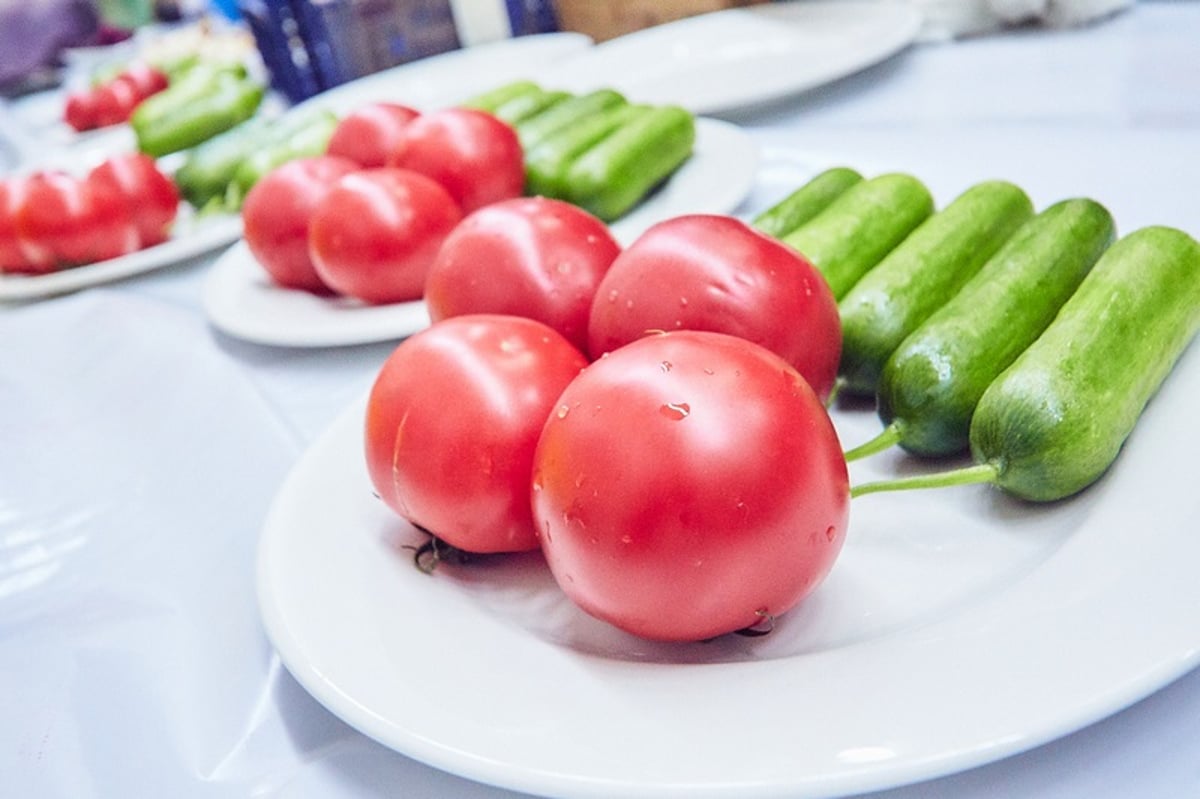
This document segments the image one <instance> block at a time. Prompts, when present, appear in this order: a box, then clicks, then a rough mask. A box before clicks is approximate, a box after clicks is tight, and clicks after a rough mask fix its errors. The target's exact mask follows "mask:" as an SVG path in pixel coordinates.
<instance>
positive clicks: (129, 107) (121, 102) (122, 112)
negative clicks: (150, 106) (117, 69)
mask: <svg viewBox="0 0 1200 799" xmlns="http://www.w3.org/2000/svg"><path fill="white" fill-rule="evenodd" d="M92 91H93V92H94V93H95V95H96V98H95V102H96V105H95V110H96V116H95V121H96V127H98V128H104V127H108V126H109V125H119V124H120V123H122V122H125V121H127V120H128V119H129V116H130V115H131V114H132V113H133V109H134V108H136V107H137V104H138V103H140V102H141V101H142V96H141V95H140V94H139V93H138V87H137V84H136V83H134V82H133V81H132V80H130V79H128V78H124V77H121V76H119V75H118V76H117V77H116V78H114V79H113V80H110V81H109V82H107V83H103V84H101V85H99V86H97V87H95V88H94V89H93V90H92Z"/></svg>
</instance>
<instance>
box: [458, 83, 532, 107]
mask: <svg viewBox="0 0 1200 799" xmlns="http://www.w3.org/2000/svg"><path fill="white" fill-rule="evenodd" d="M541 91H542V88H541V87H540V86H538V85H537V84H536V83H534V82H533V81H531V80H514V81H512V82H510V83H505V84H503V85H500V86H497V87H496V88H494V89H488V90H487V91H485V92H483V93H481V94H477V95H475V96H474V97H471V98H469V99H467V100H464V101H463V102H462V103H460V105H461V106H462V107H463V108H474V109H476V110H477V111H487V112H488V113H495V112H496V110H497V109H498V108H500V107H501V106H503V105H504V104H505V103H508V102H511V101H512V100H514V99H516V98H518V97H524V96H525V95H534V94H537V93H539V92H541Z"/></svg>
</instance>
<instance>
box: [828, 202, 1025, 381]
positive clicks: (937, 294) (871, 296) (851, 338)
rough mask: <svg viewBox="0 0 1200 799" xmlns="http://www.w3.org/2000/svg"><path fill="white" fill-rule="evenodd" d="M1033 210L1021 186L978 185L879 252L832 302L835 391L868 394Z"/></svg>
mask: <svg viewBox="0 0 1200 799" xmlns="http://www.w3.org/2000/svg"><path fill="white" fill-rule="evenodd" d="M1032 216H1033V203H1031V202H1030V201H1029V197H1027V196H1026V195H1025V192H1023V191H1022V190H1021V189H1019V188H1017V187H1016V186H1014V185H1013V184H1011V183H1007V182H1005V181H1001V180H990V181H986V182H984V183H977V184H976V185H974V186H972V187H970V188H969V189H967V190H966V191H964V192H963V193H962V194H961V195H959V196H958V197H957V198H955V199H954V201H953V202H951V203H950V204H949V205H947V206H946V207H945V208H943V209H942V210H941V211H938V212H937V213H935V214H933V216H930V217H929V218H927V219H926V220H925V221H924V222H922V223H921V224H920V225H919V226H918V227H917V229H916V230H914V231H913V232H912V233H911V234H909V235H908V237H907V238H905V239H904V241H902V242H900V244H898V245H897V246H896V248H895V249H893V250H892V251H891V252H890V253H888V254H887V255H886V256H884V258H883V260H882V261H880V262H879V263H878V264H877V265H876V266H875V267H874V268H873V269H871V270H870V271H869V272H867V274H866V275H864V276H863V277H862V279H861V280H859V281H858V283H856V284H855V285H854V287H853V288H852V289H850V291H849V292H847V293H846V296H845V298H844V299H843V300H842V301H841V302H840V303H838V313H839V315H840V316H841V320H842V360H841V364H840V366H839V367H838V374H839V390H840V391H844V392H848V393H850V394H858V395H867V396H874V395H875V389H876V388H877V387H878V385H879V373H880V372H882V371H883V364H884V363H885V362H886V361H887V359H888V357H889V356H890V355H891V354H892V353H893V352H895V350H896V348H897V347H899V346H900V342H902V341H903V340H904V339H905V337H906V336H908V334H909V333H911V332H913V331H914V330H916V328H917V326H918V325H920V324H921V323H922V322H924V321H925V320H926V319H927V318H929V315H930V314H932V313H933V312H934V311H936V310H937V309H938V308H940V307H941V306H942V305H944V304H945V303H946V301H947V300H949V299H950V298H951V297H953V296H954V295H955V294H956V293H957V292H958V291H959V289H961V288H962V287H963V286H964V285H966V283H967V281H969V280H970V279H971V278H972V277H974V276H975V273H976V272H978V271H979V270H980V268H982V267H983V265H984V263H986V262H987V260H988V259H989V258H991V257H992V255H994V254H995V253H996V251H997V250H999V249H1000V247H1001V245H1003V244H1004V242H1005V241H1006V240H1007V239H1008V238H1009V237H1010V236H1011V235H1012V234H1013V232H1014V231H1016V229H1017V228H1018V227H1020V226H1021V225H1022V224H1024V223H1025V222H1026V221H1028V220H1029V219H1030V217H1032Z"/></svg>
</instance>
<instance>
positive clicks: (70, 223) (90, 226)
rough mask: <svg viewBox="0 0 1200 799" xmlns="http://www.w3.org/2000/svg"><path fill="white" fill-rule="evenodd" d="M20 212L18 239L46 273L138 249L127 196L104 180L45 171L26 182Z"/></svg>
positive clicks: (18, 211)
mask: <svg viewBox="0 0 1200 799" xmlns="http://www.w3.org/2000/svg"><path fill="white" fill-rule="evenodd" d="M23 185H24V197H23V199H22V201H21V202H20V204H19V205H18V207H17V208H16V212H15V223H16V229H17V235H18V237H19V238H20V239H21V240H22V241H23V243H24V244H25V245H26V246H25V251H26V254H27V255H29V253H31V252H36V253H37V256H36V257H33V258H31V259H30V260H31V261H33V262H34V263H37V264H41V265H43V266H41V267H39V268H40V269H41V270H42V271H52V270H53V269H56V268H61V267H70V266H79V265H81V264H89V263H93V262H96V261H104V260H107V259H109V258H116V257H117V256H119V255H125V254H126V253H129V252H133V251H134V250H136V249H137V247H138V233H137V228H136V227H135V226H134V223H133V218H132V217H131V216H130V213H129V208H128V206H127V205H126V203H125V199H124V198H123V197H121V196H120V195H118V194H116V193H115V192H114V191H113V189H111V188H109V187H108V186H105V185H103V184H93V183H91V182H90V181H87V180H80V179H79V178H75V177H72V176H70V175H67V174H64V173H61V172H42V173H38V174H35V175H32V176H30V177H29V178H28V179H26V180H25V181H24V182H23Z"/></svg>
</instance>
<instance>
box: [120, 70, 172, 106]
mask: <svg viewBox="0 0 1200 799" xmlns="http://www.w3.org/2000/svg"><path fill="white" fill-rule="evenodd" d="M117 77H118V78H120V79H123V80H126V81H128V82H129V83H130V84H132V85H133V88H134V90H135V91H136V92H137V96H138V98H139V99H141V100H145V99H146V98H147V97H149V96H150V95H152V94H156V93H158V92H161V91H162V90H163V89H165V88H167V85H168V84H169V83H170V82H171V79H170V77H169V76H168V75H167V73H165V72H163V71H162V70H161V69H157V68H155V67H152V66H150V65H149V64H141V63H135V64H130V65H129V66H128V67H126V68H125V70H124V71H123V72H122V73H121V74H120V75H118V76H117Z"/></svg>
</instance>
